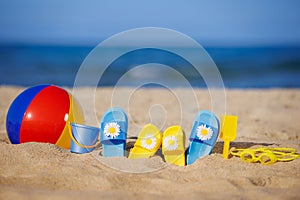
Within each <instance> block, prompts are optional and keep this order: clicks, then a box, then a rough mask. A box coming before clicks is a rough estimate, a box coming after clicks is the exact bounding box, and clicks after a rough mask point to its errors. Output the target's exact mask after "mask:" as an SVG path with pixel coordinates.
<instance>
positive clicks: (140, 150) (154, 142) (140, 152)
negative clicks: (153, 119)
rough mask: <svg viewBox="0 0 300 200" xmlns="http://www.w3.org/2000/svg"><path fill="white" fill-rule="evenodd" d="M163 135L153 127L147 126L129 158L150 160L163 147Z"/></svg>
mask: <svg viewBox="0 0 300 200" xmlns="http://www.w3.org/2000/svg"><path fill="white" fill-rule="evenodd" d="M161 140H162V133H161V132H160V130H159V129H158V128H157V127H156V126H154V125H152V124H147V125H145V126H144V127H143V129H142V130H141V132H140V134H139V136H138V139H137V141H136V142H135V144H134V147H133V148H132V149H131V150H130V153H129V156H128V158H130V159H137V158H149V157H151V156H153V155H154V154H155V153H156V151H157V150H158V149H159V148H160V146H161Z"/></svg>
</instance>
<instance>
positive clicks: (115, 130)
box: [104, 122, 120, 138]
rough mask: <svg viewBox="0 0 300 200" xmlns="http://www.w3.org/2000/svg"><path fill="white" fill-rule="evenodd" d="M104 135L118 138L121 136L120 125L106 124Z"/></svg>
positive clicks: (114, 123)
mask: <svg viewBox="0 0 300 200" xmlns="http://www.w3.org/2000/svg"><path fill="white" fill-rule="evenodd" d="M104 134H105V136H107V137H112V138H116V137H118V136H119V135H120V125H119V124H118V123H117V122H110V123H107V124H105V127H104Z"/></svg>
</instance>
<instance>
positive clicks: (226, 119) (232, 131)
mask: <svg viewBox="0 0 300 200" xmlns="http://www.w3.org/2000/svg"><path fill="white" fill-rule="evenodd" d="M237 123H238V117H237V116H229V115H223V116H222V118H221V133H220V137H221V139H222V140H223V141H224V146H223V158H225V159H228V155H229V147H230V142H231V141H234V140H235V138H236V130H237Z"/></svg>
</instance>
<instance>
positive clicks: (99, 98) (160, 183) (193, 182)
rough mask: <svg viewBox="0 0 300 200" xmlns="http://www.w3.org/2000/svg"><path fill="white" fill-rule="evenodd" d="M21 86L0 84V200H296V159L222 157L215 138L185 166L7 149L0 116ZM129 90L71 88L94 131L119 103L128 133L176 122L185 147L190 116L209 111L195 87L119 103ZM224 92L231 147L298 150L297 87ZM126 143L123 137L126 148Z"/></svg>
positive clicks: (299, 163) (299, 182)
mask: <svg viewBox="0 0 300 200" xmlns="http://www.w3.org/2000/svg"><path fill="white" fill-rule="evenodd" d="M24 89H25V88H22V87H12V86H0V122H1V123H0V152H1V154H0V155H1V156H0V199H70V198H72V199H82V198H86V199H155V198H161V199H162V198H164V199H220V198H221V199H229V198H230V199H272V200H273V199H299V198H300V193H299V189H300V173H299V172H300V159H296V160H294V161H291V162H277V163H275V164H274V165H271V166H265V165H262V164H260V163H246V162H243V161H241V160H240V159H239V158H238V157H230V158H229V159H228V160H224V159H223V158H222V148H223V142H222V141H221V140H220V139H218V142H217V144H216V146H215V148H214V150H213V153H212V154H211V155H209V156H207V157H205V158H202V159H199V160H197V161H196V162H195V163H194V164H192V165H189V166H185V167H179V166H174V165H169V164H166V163H165V162H164V160H163V156H161V152H158V153H157V155H156V156H154V157H152V158H150V159H140V160H129V159H128V158H125V157H124V158H102V157H100V156H99V155H97V154H98V153H97V151H95V152H92V153H89V154H83V155H78V154H74V153H70V152H69V151H68V150H66V149H62V148H60V147H57V146H55V145H53V144H46V143H25V144H19V145H12V144H10V142H9V140H8V137H7V133H6V128H5V118H6V113H7V110H8V108H9V105H10V104H11V102H12V101H13V100H14V98H15V97H16V96H17V95H18V94H20V93H21V92H22V91H23V90H24ZM67 89H68V90H69V91H70V92H72V89H70V88H67ZM130 90H131V89H130V88H121V89H118V90H113V88H98V89H97V90H96V93H95V91H94V90H93V89H92V88H79V89H77V90H76V96H78V100H79V102H80V104H82V105H83V107H84V108H85V119H86V123H87V124H89V125H94V126H98V123H97V120H98V121H100V119H101V117H102V114H103V113H104V112H105V111H106V110H107V109H108V108H110V107H111V106H122V107H124V109H125V110H126V111H127V114H128V117H129V130H128V136H137V135H138V133H139V130H141V128H142V127H143V126H144V125H145V124H147V123H153V124H154V125H156V126H158V127H159V128H160V129H161V130H162V131H164V130H165V129H166V128H167V127H168V126H171V125H176V124H179V125H181V126H182V128H183V130H184V131H185V133H186V138H187V139H186V147H187V146H188V143H189V141H188V136H189V133H190V131H191V126H192V123H193V119H194V117H195V115H196V113H197V112H198V111H199V110H200V109H207V110H211V109H212V104H213V103H212V102H211V96H210V93H209V92H208V91H207V90H205V89H197V90H195V93H193V94H194V96H193V95H192V96H191V93H190V92H191V91H189V90H188V89H183V88H175V89H172V90H164V89H159V88H154V89H153V88H148V89H138V90H135V91H134V92H133V93H130V95H129V98H125V99H121V98H120V97H121V96H122V95H123V94H128V92H129V91H130ZM94 93H95V96H94V97H95V105H91V104H90V102H91V99H89V98H88V96H89V95H87V94H94ZM225 94H226V96H225V97H226V102H221V103H220V104H222V106H223V105H225V106H224V107H225V110H226V113H227V114H228V115H237V116H238V117H239V124H238V133H237V138H236V140H235V141H234V142H233V143H231V147H237V148H249V147H251V148H254V147H261V146H268V147H292V148H296V149H297V152H298V153H299V152H300V126H299V122H298V121H299V119H300V112H299V110H300V104H299V102H300V90H299V89H268V90H267V89H261V90H254V89H244V90H241V89H228V90H226V91H225ZM123 96H124V95H123ZM112 97H114V98H112ZM191 97H193V98H191ZM219 117H220V116H219ZM95 118H96V120H95ZM133 144H134V141H132V140H128V141H127V149H128V150H129V149H130V148H131V147H132V146H133ZM98 151H99V150H98Z"/></svg>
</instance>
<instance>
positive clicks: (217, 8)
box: [0, 0, 300, 45]
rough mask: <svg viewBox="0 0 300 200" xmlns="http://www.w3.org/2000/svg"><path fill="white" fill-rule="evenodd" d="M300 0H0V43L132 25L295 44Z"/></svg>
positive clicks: (202, 38) (81, 37) (52, 40)
mask: <svg viewBox="0 0 300 200" xmlns="http://www.w3.org/2000/svg"><path fill="white" fill-rule="evenodd" d="M299 8H300V1H297V0H293V1H291V0H290V1H289V0H287V1H277V0H265V1H261V0H251V1H238V0H226V1H225V0H222V1H215V0H211V1H200V0H190V1H183V0H182V1H179V0H173V1H162V0H151V1H142V0H128V1H116V0H110V1H108V0H107V1H99V0H81V1H78V0H49V1H46V0H26V1H23V0H19V1H17V0H1V2H0V42H5V43H35V44H36V43H37V44H67V45H72V44H83V45H85V44H90V45H95V44H98V43H99V42H101V41H102V40H103V39H106V38H108V37H109V36H111V35H113V34H116V33H119V32H121V31H125V30H128V29H132V28H138V27H145V26H156V27H164V28H171V29H174V30H177V31H180V32H182V33H184V34H187V35H189V36H190V37H192V38H194V39H196V40H198V41H199V42H200V43H201V44H204V45H205V44H206V45H280V44H289V45H290V44H294V45H300V12H299Z"/></svg>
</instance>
